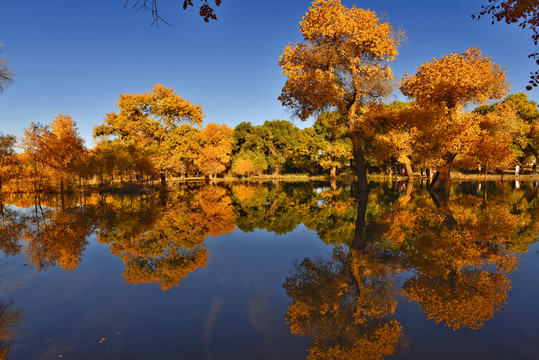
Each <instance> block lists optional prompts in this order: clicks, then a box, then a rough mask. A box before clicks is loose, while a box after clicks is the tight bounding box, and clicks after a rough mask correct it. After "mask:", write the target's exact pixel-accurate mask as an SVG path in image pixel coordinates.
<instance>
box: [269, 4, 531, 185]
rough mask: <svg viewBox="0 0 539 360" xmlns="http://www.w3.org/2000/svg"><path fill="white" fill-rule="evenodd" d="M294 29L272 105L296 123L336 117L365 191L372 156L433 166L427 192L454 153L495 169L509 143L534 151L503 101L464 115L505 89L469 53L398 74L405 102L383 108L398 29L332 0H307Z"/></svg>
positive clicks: (444, 177) (442, 177) (500, 76)
mask: <svg viewBox="0 0 539 360" xmlns="http://www.w3.org/2000/svg"><path fill="white" fill-rule="evenodd" d="M299 31H300V32H301V34H302V35H303V41H302V42H300V43H291V44H290V45H288V46H287V47H286V48H285V49H284V53H283V55H282V56H281V59H280V62H279V63H280V65H281V66H282V68H283V74H284V75H285V76H286V77H287V80H286V83H285V85H284V86H283V89H282V93H281V96H280V97H279V99H280V100H281V102H282V104H283V105H284V106H287V107H289V108H291V109H293V110H294V111H295V112H296V115H297V116H298V117H299V118H300V119H302V120H305V119H307V118H309V117H311V116H312V115H313V114H317V113H320V112H321V111H327V110H328V109H332V110H333V111H336V112H337V113H338V114H339V115H340V116H341V117H342V118H343V120H344V124H345V126H346V128H347V132H348V136H349V138H350V139H351V141H352V145H353V147H352V149H353V155H354V167H355V170H356V173H357V176H358V181H359V184H360V187H361V188H362V189H364V190H367V189H368V184H367V177H366V173H367V172H366V167H367V164H368V161H369V157H371V156H372V154H375V155H380V154H384V153H385V154H393V156H396V157H397V158H400V159H401V160H402V161H403V162H405V163H410V162H412V163H413V165H416V166H418V165H419V166H422V167H423V166H427V167H434V168H437V170H438V171H437V174H436V177H435V178H434V181H433V184H432V189H438V190H445V189H447V187H448V186H447V183H448V181H449V179H450V178H449V176H450V175H449V174H450V170H451V168H452V166H453V162H454V161H455V160H457V159H459V157H466V156H467V157H474V160H475V161H476V162H477V163H479V164H480V165H483V166H491V167H504V166H506V165H507V163H510V162H511V161H515V160H516V157H517V155H518V153H517V152H515V151H513V147H514V145H515V144H516V145H520V147H521V148H522V147H524V148H527V147H528V145H529V146H530V148H533V149H535V143H534V139H533V136H532V137H526V136H525V134H527V135H532V134H533V133H530V132H529V130H528V128H529V126H530V125H529V123H528V122H526V121H525V120H524V119H522V117H519V116H517V115H518V114H517V113H518V111H517V110H518V109H516V108H514V107H513V108H511V106H509V104H507V102H505V103H506V105H505V106H498V107H495V110H494V111H490V112H488V115H487V114H482V115H484V116H479V115H480V113H479V112H475V113H469V112H466V111H465V109H466V107H467V106H469V105H471V104H475V105H481V104H485V103H486V102H487V101H489V100H496V99H501V98H502V97H503V96H505V95H506V94H507V92H508V88H509V85H508V83H507V79H506V76H505V71H504V70H503V69H501V68H500V67H499V66H498V65H496V64H494V63H493V62H492V59H490V58H488V57H484V56H482V54H481V51H480V50H478V49H476V48H473V47H472V48H470V49H468V50H466V51H464V52H462V53H460V54H459V53H451V54H450V55H447V56H442V57H441V58H440V59H433V60H432V61H430V62H426V63H425V64H423V65H421V66H419V67H418V68H417V72H416V73H415V74H413V75H409V74H405V75H404V78H403V79H402V80H401V82H400V87H399V88H400V91H401V92H402V94H403V95H405V96H406V97H407V98H409V99H410V100H411V103H409V104H405V105H403V106H397V107H388V106H384V105H383V102H382V100H383V99H384V97H385V96H386V95H388V94H390V93H391V92H392V79H393V76H392V73H391V69H390V67H389V66H388V63H389V62H391V61H393V60H394V59H395V57H396V55H397V46H398V44H399V42H400V41H401V40H402V38H403V36H404V35H403V33H402V32H399V31H395V30H394V29H393V27H392V26H391V25H390V24H388V23H383V22H381V21H380V20H379V19H378V17H377V16H376V14H375V13H374V12H372V11H370V10H364V9H358V8H356V7H355V6H352V8H346V7H344V6H343V5H342V3H341V1H340V0H316V1H314V2H313V3H312V5H311V8H310V9H309V11H308V12H307V14H306V15H305V17H304V18H303V20H302V21H301V22H300V29H299ZM535 111H537V106H536V105H535ZM535 123H536V121H535V120H534V124H535ZM534 124H532V127H533V126H536V125H534ZM478 144H481V146H479V147H478ZM376 145H385V147H386V149H385V151H376V147H377V146H376ZM490 154H493V156H494V157H489V155H490ZM375 160H377V161H381V160H384V159H380V158H378V159H375Z"/></svg>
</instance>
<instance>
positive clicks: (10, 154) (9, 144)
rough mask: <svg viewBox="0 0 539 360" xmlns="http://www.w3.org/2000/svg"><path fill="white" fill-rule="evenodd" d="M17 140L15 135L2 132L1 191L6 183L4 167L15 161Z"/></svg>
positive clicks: (0, 159)
mask: <svg viewBox="0 0 539 360" xmlns="http://www.w3.org/2000/svg"><path fill="white" fill-rule="evenodd" d="M16 141H17V138H16V137H15V136H13V135H4V134H3V133H1V132H0V191H2V185H3V183H4V167H6V166H8V165H10V164H12V163H13V162H14V161H15V143H16Z"/></svg>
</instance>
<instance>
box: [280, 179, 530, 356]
mask: <svg viewBox="0 0 539 360" xmlns="http://www.w3.org/2000/svg"><path fill="white" fill-rule="evenodd" d="M412 188H413V183H409V184H408V186H407V188H406V193H405V194H403V195H402V196H400V197H398V198H396V199H393V201H390V202H388V203H377V204H371V203H369V202H368V200H367V195H366V193H360V194H359V195H358V196H357V202H356V204H355V207H356V208H357V217H356V222H355V229H354V236H353V241H352V242H351V243H349V242H348V241H346V242H345V243H347V245H348V246H347V247H346V248H345V249H346V250H345V249H343V248H336V249H335V250H334V253H333V256H332V258H331V259H330V260H322V259H317V260H311V259H309V258H306V259H305V260H303V262H302V263H301V264H300V265H298V266H297V267H296V270H295V272H294V273H293V274H291V275H290V276H289V277H288V278H287V279H286V281H285V283H284V284H283V286H284V288H285V290H286V291H287V294H288V295H289V296H290V297H291V298H292V303H291V304H290V306H289V308H288V313H287V314H286V319H287V322H288V323H289V325H290V329H291V332H292V333H293V334H295V335H299V336H309V337H310V338H311V341H312V345H311V347H310V349H309V358H310V359H323V358H334V359H356V358H357V359H381V358H383V357H385V356H386V355H390V354H393V352H394V351H395V346H396V345H397V343H398V342H399V339H402V337H403V330H402V327H401V325H400V324H399V323H398V321H397V320H396V319H394V318H392V315H393V313H394V312H395V309H396V306H397V299H398V297H397V296H396V295H397V294H398V293H399V292H400V294H401V295H402V296H404V298H406V299H408V301H415V302H417V303H418V304H419V306H420V307H421V309H422V310H423V311H424V312H425V314H426V316H427V317H428V318H429V319H434V320H435V321H436V322H437V323H443V324H444V325H445V326H448V327H450V328H452V329H454V330H457V329H460V328H462V327H466V328H470V329H473V330H477V329H479V328H481V327H482V326H483V325H484V323H485V321H487V320H488V319H491V318H492V317H493V316H494V314H495V313H496V312H497V311H499V310H500V309H501V307H502V306H503V305H504V304H505V303H506V298H507V293H508V291H509V290H510V289H511V283H510V280H509V279H508V277H507V275H508V274H510V273H511V272H513V271H515V270H516V266H517V259H516V254H515V252H518V251H523V250H524V251H525V250H526V249H527V248H528V246H529V245H530V244H531V243H533V242H534V241H536V237H537V225H536V222H535V221H534V219H533V218H532V217H531V215H530V214H529V213H528V212H527V211H525V207H523V206H522V203H521V201H516V202H513V203H507V202H505V201H501V200H492V201H487V197H483V198H479V197H474V196H470V195H457V196H455V197H454V198H453V199H452V200H451V201H449V195H448V194H443V193H432V194H430V193H428V192H424V191H423V192H413V191H412ZM328 191H330V190H328ZM371 195H372V196H371V199H375V200H378V199H380V198H381V197H383V196H384V195H383V194H380V193H378V192H377V191H375V192H374V194H371ZM324 198H325V199H331V198H332V197H331V196H330V195H327V194H326V195H325V196H324ZM328 206H330V207H331V204H330V203H329V204H328ZM335 208H338V206H335ZM369 212H370V213H369ZM366 219H368V220H367V221H366ZM321 227H324V222H321ZM345 239H348V237H343V240H345ZM326 241H327V240H326ZM330 242H331V243H338V242H339V241H338V240H337V239H335V240H333V241H330ZM404 272H406V274H411V275H410V276H409V277H408V278H407V279H406V280H405V281H404V283H403V285H402V287H401V289H400V290H399V288H398V285H397V281H396V280H397V278H398V275H399V274H400V275H401V276H404V275H403V274H404Z"/></svg>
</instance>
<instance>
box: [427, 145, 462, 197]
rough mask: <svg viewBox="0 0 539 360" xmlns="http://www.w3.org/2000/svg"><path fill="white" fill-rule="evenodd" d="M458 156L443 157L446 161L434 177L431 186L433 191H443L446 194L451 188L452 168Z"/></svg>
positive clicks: (447, 155)
mask: <svg viewBox="0 0 539 360" xmlns="http://www.w3.org/2000/svg"><path fill="white" fill-rule="evenodd" d="M455 156H456V154H450V153H448V154H446V155H445V156H444V157H443V160H444V161H445V163H444V165H443V166H442V167H441V168H439V169H437V170H438V171H437V172H436V174H435V175H434V178H433V179H432V182H431V184H430V189H429V190H431V191H441V192H444V191H446V190H447V189H449V188H450V187H451V175H450V171H451V166H452V165H453V160H454V159H455Z"/></svg>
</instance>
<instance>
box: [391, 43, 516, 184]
mask: <svg viewBox="0 0 539 360" xmlns="http://www.w3.org/2000/svg"><path fill="white" fill-rule="evenodd" d="M508 87H509V84H508V83H507V80H506V76H505V70H503V69H501V68H500V66H498V65H497V64H494V63H493V62H492V59H491V58H488V57H484V56H482V55H481V51H480V50H478V49H476V48H473V47H472V48H470V49H468V50H466V51H464V52H463V53H462V54H458V53H451V54H450V55H446V56H442V57H441V58H440V59H433V60H432V61H431V62H426V63H425V64H423V65H421V66H419V67H418V68H417V72H416V73H415V74H414V75H409V74H405V75H404V78H403V80H402V82H401V85H400V90H401V91H402V93H403V94H404V95H405V96H407V97H408V98H409V99H412V100H414V101H415V104H414V106H415V107H416V110H417V112H418V113H419V114H421V115H420V116H418V115H417V114H418V113H416V114H413V113H412V116H411V119H412V120H411V121H410V126H411V127H415V128H416V129H417V130H418V134H417V136H418V138H420V139H421V140H420V141H417V142H418V143H420V144H423V146H425V149H424V150H425V151H424V153H423V152H421V153H420V154H419V155H420V156H428V157H430V158H431V159H437V160H432V161H433V162H434V161H436V162H435V163H434V164H433V165H436V167H437V170H438V171H437V173H436V177H435V178H434V179H433V183H432V185H431V188H432V189H433V190H446V189H448V183H449V182H450V170H451V167H452V164H453V160H454V159H455V157H456V156H457V155H458V154H459V153H460V154H461V153H464V152H466V151H467V150H468V147H469V145H470V143H471V142H472V141H473V140H475V139H476V137H477V134H479V132H480V130H479V124H478V122H477V119H476V117H475V116H474V115H473V114H469V113H463V112H462V110H463V109H464V107H465V106H466V105H467V104H470V103H473V104H482V103H484V102H486V101H487V100H490V99H498V98H501V97H503V96H504V95H505V94H506V93H507V91H508Z"/></svg>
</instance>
